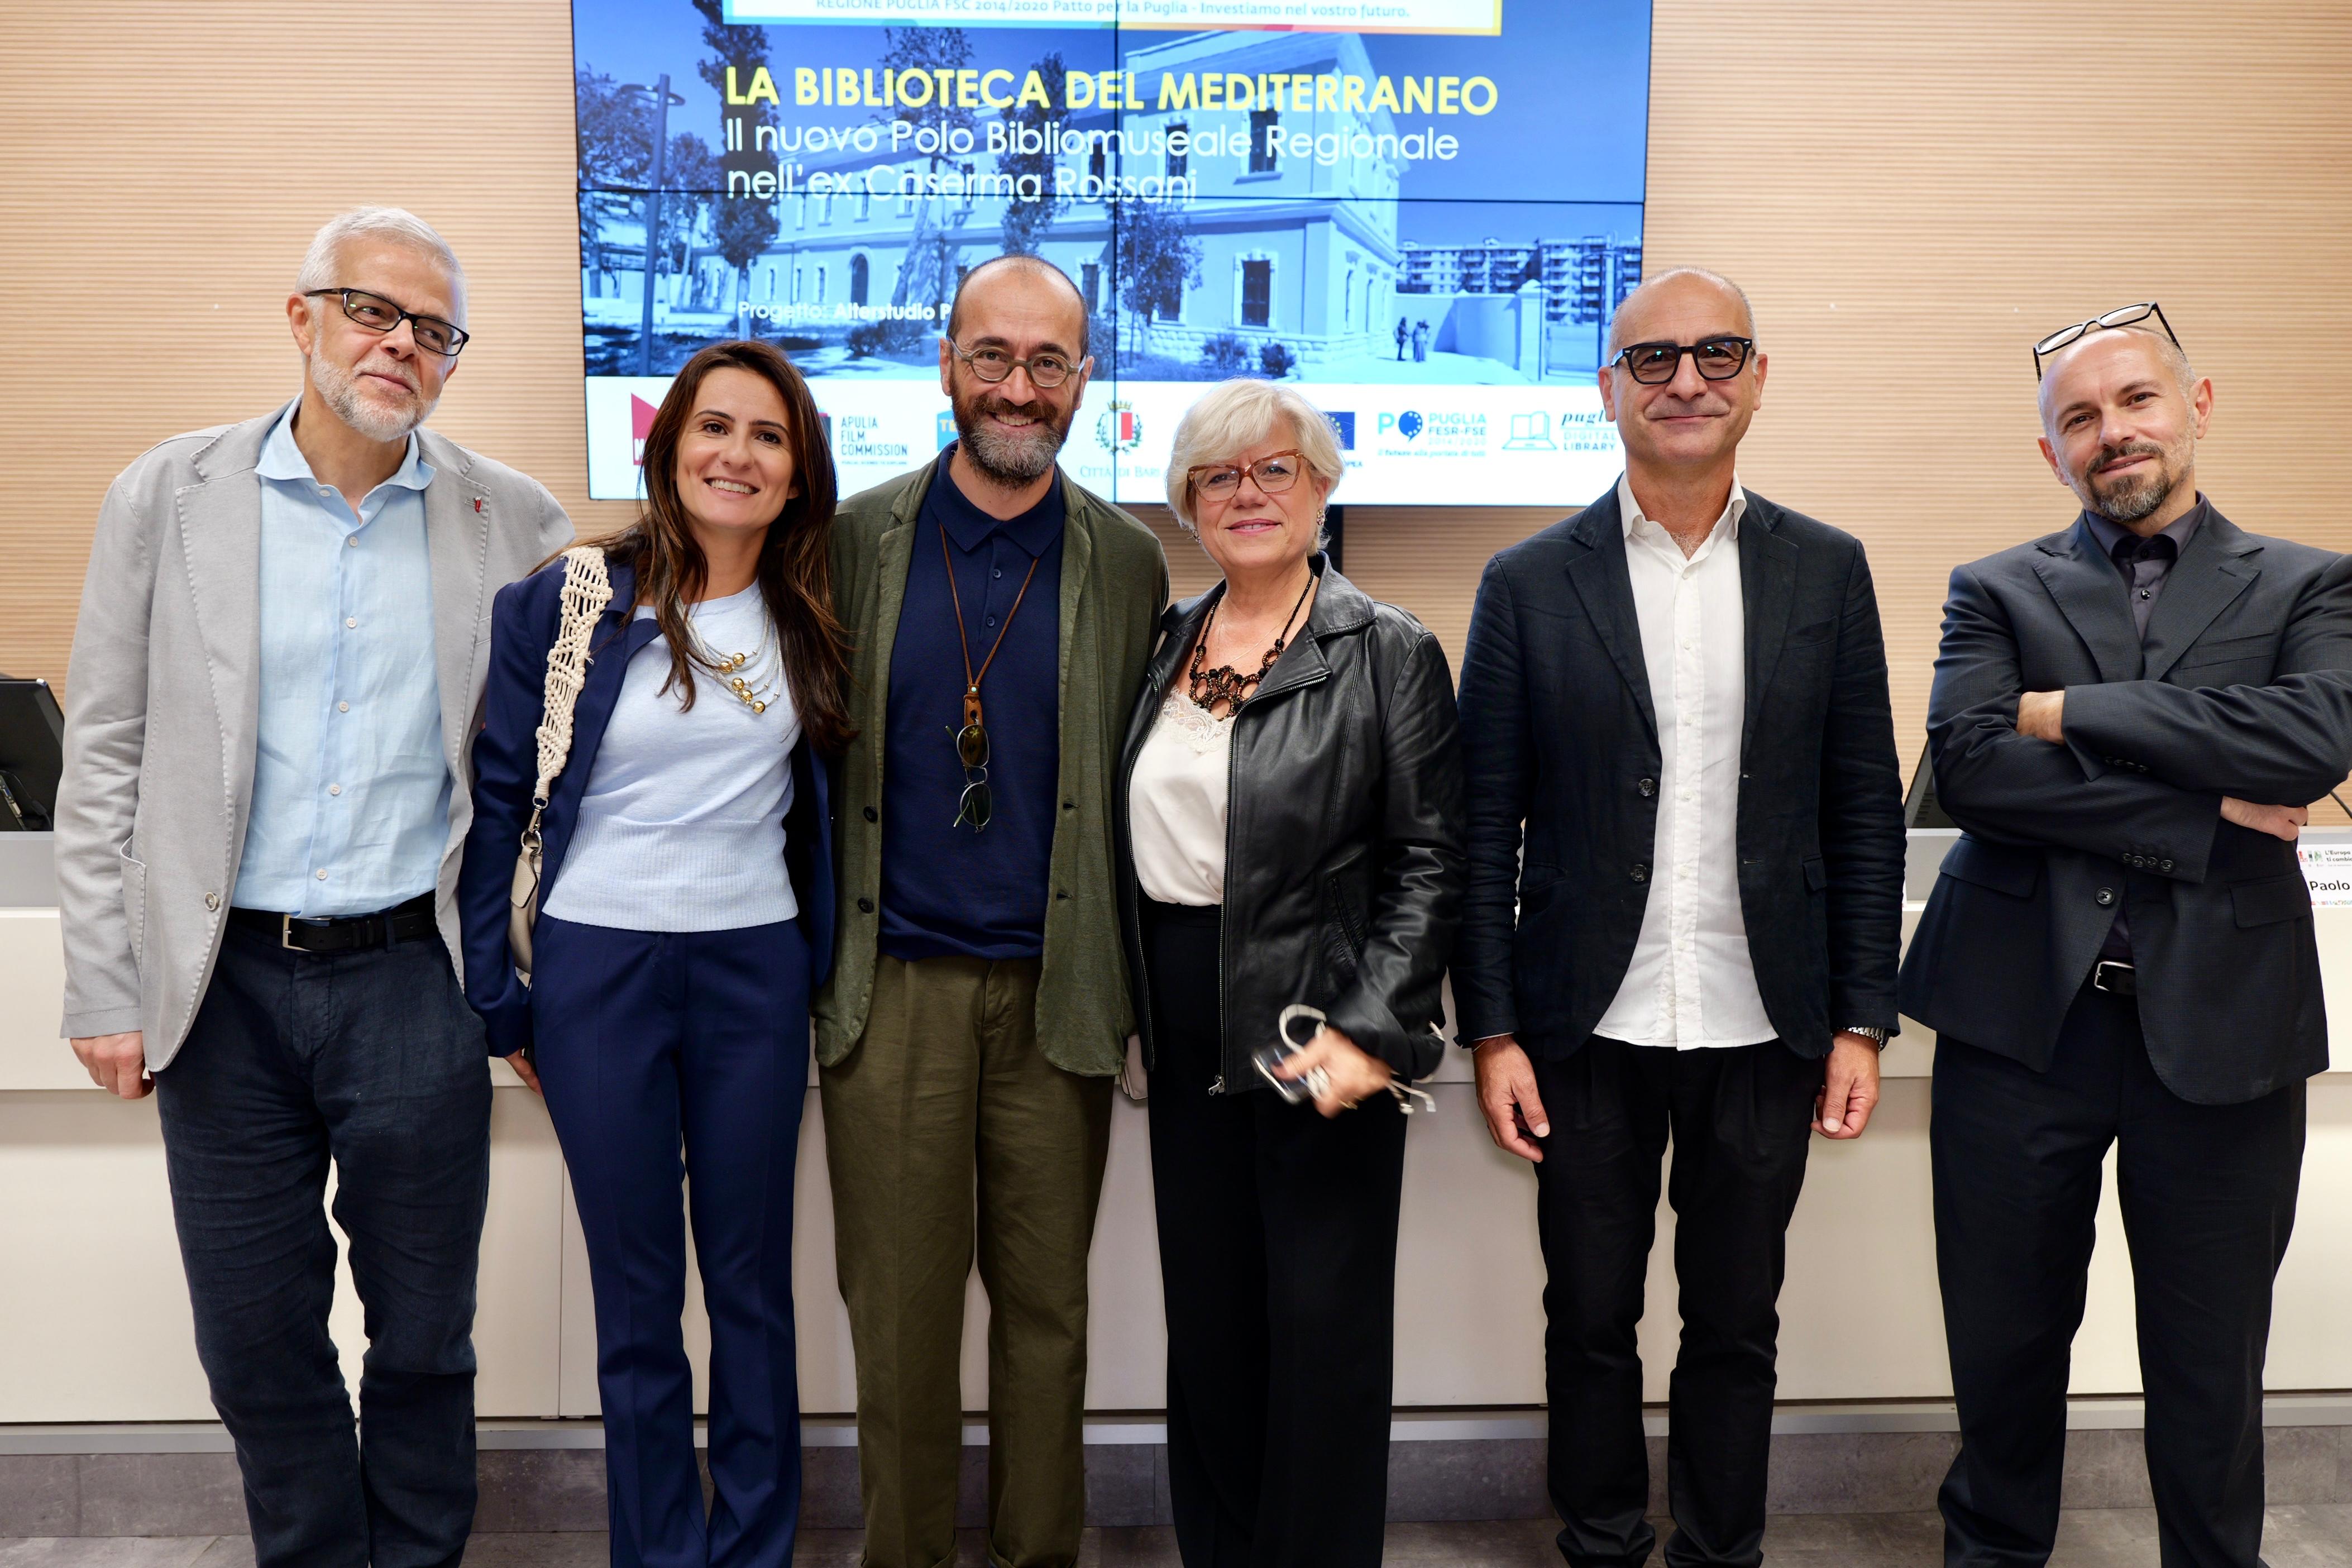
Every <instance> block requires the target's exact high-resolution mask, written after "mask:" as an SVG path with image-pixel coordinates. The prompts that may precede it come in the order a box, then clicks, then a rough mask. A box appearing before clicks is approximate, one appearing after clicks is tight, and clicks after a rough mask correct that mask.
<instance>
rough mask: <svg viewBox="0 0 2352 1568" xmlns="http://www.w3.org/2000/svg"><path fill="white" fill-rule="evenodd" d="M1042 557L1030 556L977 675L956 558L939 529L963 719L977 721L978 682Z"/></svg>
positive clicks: (1001, 643)
mask: <svg viewBox="0 0 2352 1568" xmlns="http://www.w3.org/2000/svg"><path fill="white" fill-rule="evenodd" d="M1044 559H1045V556H1043V555H1033V556H1031V557H1030V559H1029V575H1028V576H1026V577H1024V578H1022V579H1021V591H1020V592H1019V593H1017V594H1015V595H1013V607H1012V608H1011V609H1009V610H1007V611H1005V612H1004V624H1003V626H999V627H998V628H997V629H996V640H995V641H994V642H992V643H991V644H990V645H989V647H988V657H987V658H983V659H982V660H981V661H980V671H979V673H978V674H974V673H973V672H972V668H971V633H969V632H967V631H965V630H964V628H963V595H961V594H960V593H958V592H957V591H956V580H955V558H954V557H953V556H951V555H950V554H949V553H948V531H947V530H946V529H945V528H944V527H942V528H941V529H940V563H942V564H944V565H945V566H946V567H947V570H948V602H949V603H950V604H951V605H954V606H955V618H956V651H958V652H959V653H961V654H962V655H963V721H964V722H965V723H966V724H968V725H970V724H977V723H979V722H980V683H981V681H982V679H983V678H984V677H986V675H987V674H988V667H989V666H990V665H992V664H994V663H995V662H996V654H997V650H998V649H999V648H1002V647H1003V646H1004V634H1005V633H1007V632H1009V631H1011V630H1012V629H1013V616H1017V615H1019V614H1020V613H1021V601H1022V600H1024V599H1025V598H1027V597H1028V596H1029V584H1030V581H1031V579H1032V578H1034V577H1035V576H1036V575H1037V563H1039V562H1040V561H1043V560H1044Z"/></svg>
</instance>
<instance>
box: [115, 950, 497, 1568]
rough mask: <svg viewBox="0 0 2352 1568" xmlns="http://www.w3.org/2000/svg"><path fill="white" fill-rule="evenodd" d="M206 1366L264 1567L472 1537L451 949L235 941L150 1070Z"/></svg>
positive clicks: (466, 1034) (473, 1054)
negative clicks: (344, 1308) (350, 1305)
mask: <svg viewBox="0 0 2352 1568" xmlns="http://www.w3.org/2000/svg"><path fill="white" fill-rule="evenodd" d="M155 1098H156V1100H157V1102H158V1104H159V1106H160V1109H161V1114H162V1117H163V1159H164V1167H165V1169H166V1170H167V1171H168V1172H169V1173H170V1174H171V1181H172V1215H173V1220H174V1221H175V1222H176V1224H177V1226H178V1229H179V1235H180V1257H181V1259H182V1261H183V1262H184V1264H185V1265H186V1266H187V1271H188V1298H189V1304H190V1305H191V1306H192V1307H194V1310H195V1328H196V1355H197V1358H198V1359H199V1360H200V1361H201V1362H202V1363H204V1368H205V1380H206V1382H207V1383H208V1384H210V1385H211V1389H212V1396H213V1404H214V1405H215V1406H216V1407H218V1409H219V1411H220V1415H221V1421H222V1423H223V1424H224V1425H225V1426H227V1428H228V1432H229V1436H231V1437H232V1438H234V1439H235V1440H236V1460H237V1468H238V1469H239V1471H241V1472H242V1474H243V1476H244V1479H245V1510H246V1517H247V1520H248V1521H250V1522H251V1525H252V1529H253V1558H254V1562H255V1563H257V1564H258V1565H259V1568H277V1565H280V1564H284V1565H288V1568H294V1565H299V1568H369V1565H370V1564H373V1565H374V1568H442V1565H445V1564H447V1565H454V1564H455V1563H457V1559H458V1556H459V1554H460V1553H461V1552H463V1551H464V1550H465V1545H466V1535H467V1531H469V1530H471V1529H472V1528H473V1522H474V1343H473V1324H474V1270H475V1263H476V1259H477V1258H478V1257H479V1256H480V1250H481V1241H482V1212H483V1205H484V1203H485V1201H486V1200H487V1198H488V1193H489V1173H490V1075H489V1070H488V1066H487V1065H486V1064H485V1062H484V1060H483V1039H482V1024H481V1020H480V1019H479V1018H478V1017H476V1016H474V1012H473V1009H471V1008H470V1007H468V1006H467V1005H466V999H465V996H464V994H462V993H460V992H459V990H458V989H457V975H456V974H455V973H452V972H451V970H450V967H449V954H448V952H446V950H445V949H444V948H443V947H442V945H441V942H440V940H439V939H438V938H433V939H430V940H427V941H423V942H402V943H400V944H399V945H397V946H395V947H393V948H390V949H382V948H379V949H376V950H374V951H373V952H352V953H339V954H336V955H334V956H332V957H312V956H310V955H309V954H307V953H298V952H291V951H289V949H287V948H286V947H285V946H283V945H282V944H280V943H279V942H278V941H277V940H276V939H275V938H273V937H269V936H266V935H263V934H261V933H259V932H257V931H248V930H247V929H245V928H244V927H241V926H237V925H234V924H232V925H231V926H230V927H229V928H228V931H227V933H226V936H224V937H223V938H222V941H221V952H220V959H219V962H218V963H217V964H215V967H214V970H213V977H212V983H211V984H210V985H209V986H208V987H207V988H206V990H205V999H204V1004H203V1005H202V1006H200V1007H199V1008H198V1009H197V1010H196V1017H195V1022H194V1025H193V1026H191V1027H190V1028H189V1030H188V1038H187V1041H186V1043H185V1044H184V1045H183V1046H182V1047H180V1054H179V1055H178V1056H176V1057H174V1058H172V1065H171V1066H170V1067H167V1068H164V1069H163V1071H162V1072H160V1073H158V1074H156V1075H155ZM330 1161H332V1162H333V1163H334V1168H335V1174H336V1187H335V1223H336V1224H338V1225H340V1226H342V1228H343V1234H344V1235H345V1236H347V1237H350V1239H351V1263H352V1284H353V1285H354V1286H356V1287H357V1288H358V1290H359V1298H360V1304H361V1306H362V1308H364V1309H365V1312H366V1317H365V1326H366V1331H367V1340H368V1348H367V1355H366V1359H365V1361H364V1363H362V1372H361V1374H360V1390H359V1393H360V1399H359V1429H358V1431H357V1433H356V1434H354V1432H353V1430H352V1401H351V1395H350V1394H349V1393H348V1392H347V1391H346V1390H345V1388H344V1386H343V1375H342V1371H341V1368H340V1367H339V1366H338V1365H337V1364H336V1359H335V1346H334V1342H333V1341H332V1340H331V1339H329V1338H328V1336H327V1310H328V1308H329V1307H330V1306H331V1305H332V1304H333V1301H334V1296H335V1237H334V1233H333V1232H332V1231H331V1230H330V1229H328V1227H327V1215H326V1212H325V1207H324V1205H323V1202H322V1200H323V1198H324V1196H325V1194H326V1186H327V1166H328V1163H329V1162H330Z"/></svg>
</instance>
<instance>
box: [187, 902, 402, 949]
mask: <svg viewBox="0 0 2352 1568" xmlns="http://www.w3.org/2000/svg"><path fill="white" fill-rule="evenodd" d="M228 918H229V920H230V921H231V923H233V924H236V925H240V926H244V927H246V928H247V929H248V930H251V931H262V932H265V933H267V934H268V935H270V936H274V937H276V938H277V939H278V945H279V946H281V947H288V948H291V949H293V950H294V951H295V952H366V951H367V950H369V949H371V948H380V947H390V946H392V945H393V944H394V942H422V941H423V940H424V939H425V938H426V937H428V936H436V935H438V934H439V933H440V930H441V927H440V924H439V922H438V921H436V920H435V919H434V918H433V895H432V894H430V893H419V894H417V895H416V897H415V898H413V899H411V900H408V901H407V902H406V903H404V904H402V905H399V906H398V907H396V908H394V909H389V910H383V911H382V912H381V913H378V914H373V915H348V916H342V917H339V918H335V919H330V920H311V919H309V918H307V917H305V916H302V915H280V914H272V913H271V912H270V911H269V910H229V912H228Z"/></svg>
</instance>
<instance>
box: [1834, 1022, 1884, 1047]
mask: <svg viewBox="0 0 2352 1568" xmlns="http://www.w3.org/2000/svg"><path fill="white" fill-rule="evenodd" d="M1838 1033H1839V1034H1841V1035H1860V1036H1861V1037H1863V1038H1864V1039H1865V1040H1868V1041H1869V1042H1870V1043H1871V1044H1872V1045H1874V1046H1876V1047H1878V1048H1879V1049H1880V1050H1882V1051H1883V1050H1885V1048H1886V1031H1885V1030H1884V1029H1881V1028H1878V1027H1876V1026H1873V1025H1870V1024H1848V1025H1847V1026H1845V1027H1844V1028H1843V1029H1840V1030H1839V1031H1838Z"/></svg>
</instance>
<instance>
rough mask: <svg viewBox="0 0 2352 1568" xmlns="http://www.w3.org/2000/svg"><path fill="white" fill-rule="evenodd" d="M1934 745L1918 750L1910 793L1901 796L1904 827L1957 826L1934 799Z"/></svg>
mask: <svg viewBox="0 0 2352 1568" xmlns="http://www.w3.org/2000/svg"><path fill="white" fill-rule="evenodd" d="M1934 757H1935V747H1934V745H1933V744H1932V743H1930V744H1929V745H1927V746H1923V747H1921V748H1920V751H1919V765H1918V766H1917V767H1916V768H1915V769H1913V770H1912V773H1911V793H1910V794H1908V795H1905V796H1904V797H1903V826H1906V827H1958V826H1959V824H1958V823H1957V822H1954V821H1953V820H1952V819H1951V818H1950V817H1949V816H1946V815H1945V814H1944V808H1943V806H1942V805H1941V804H1940V803H1938V802H1937V799H1936V768H1935V762H1934Z"/></svg>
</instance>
